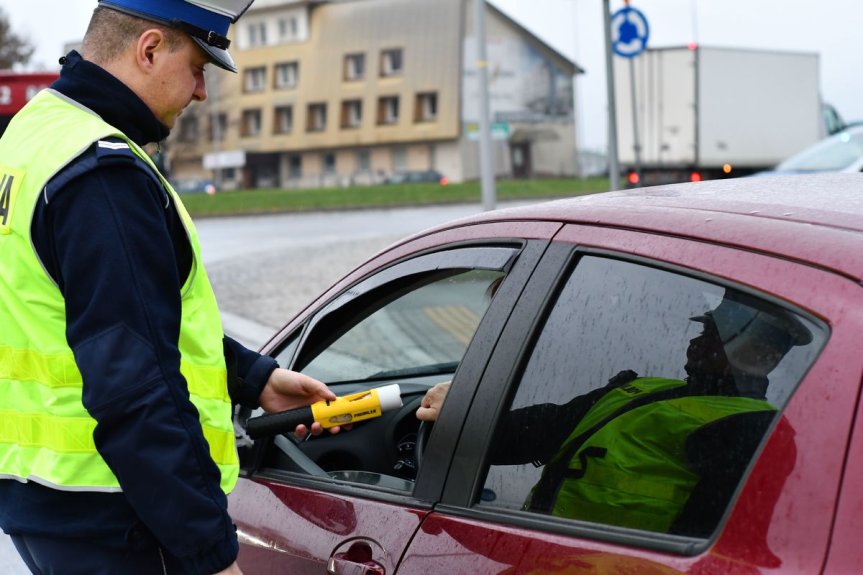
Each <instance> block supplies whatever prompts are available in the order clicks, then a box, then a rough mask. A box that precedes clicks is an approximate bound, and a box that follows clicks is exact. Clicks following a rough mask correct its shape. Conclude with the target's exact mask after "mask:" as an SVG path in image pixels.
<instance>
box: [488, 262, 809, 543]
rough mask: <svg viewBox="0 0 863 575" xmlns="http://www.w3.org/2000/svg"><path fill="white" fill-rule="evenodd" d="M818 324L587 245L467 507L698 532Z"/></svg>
mask: <svg viewBox="0 0 863 575" xmlns="http://www.w3.org/2000/svg"><path fill="white" fill-rule="evenodd" d="M825 337H826V335H825V333H823V331H822V330H821V328H820V327H818V326H817V325H816V324H815V323H814V322H812V321H810V320H808V319H806V318H803V317H801V316H800V315H798V314H796V313H794V312H792V311H789V310H787V309H784V308H781V307H779V306H778V305H776V304H773V303H771V302H770V301H767V300H764V299H761V298H759V297H755V296H753V295H751V294H748V293H743V292H741V291H738V290H735V289H732V288H730V287H724V286H722V285H718V284H714V283H711V282H708V281H704V280H701V279H696V278H693V277H688V276H685V275H681V274H678V273H674V272H670V271H666V270H661V269H656V268H652V267H648V266H645V265H641V264H635V263H630V262H625V261H620V260H616V259H611V258H603V257H596V256H585V257H583V258H582V259H581V260H580V262H579V263H578V265H577V266H575V267H574V268H573V272H572V273H571V275H570V276H569V278H568V281H567V282H566V283H565V285H564V287H563V288H562V290H561V291H560V293H559V295H558V296H557V299H556V301H555V303H554V305H553V306H552V308H551V311H550V312H549V314H548V317H547V318H546V319H545V322H544V327H543V329H542V332H541V334H540V335H539V336H538V339H537V341H535V342H534V344H533V346H532V352H531V354H530V357H529V359H528V361H527V363H526V365H525V367H524V369H523V372H522V374H521V377H520V380H519V383H518V386H517V389H516V391H515V392H514V397H513V398H512V400H511V404H510V406H509V408H508V409H507V410H506V411H505V412H504V413H503V414H502V415H501V417H500V419H499V421H498V424H497V427H496V432H495V434H494V436H493V437H494V439H493V445H492V447H491V453H490V455H489V462H490V465H489V467H488V471H487V475H486V479H485V482H484V489H483V491H482V497H481V502H480V503H479V505H480V506H485V507H492V508H500V509H505V510H511V511H525V512H529V513H537V514H544V515H553V516H557V517H560V518H564V519H571V520H578V521H585V522H590V523H594V524H603V525H613V526H616V527H627V528H632V529H639V530H643V531H650V532H658V533H671V534H677V535H685V536H691V537H705V538H706V537H709V536H710V535H711V533H712V532H713V531H714V530H715V528H716V527H717V525H718V523H719V521H720V520H721V518H722V517H723V515H724V514H725V512H726V509H727V507H728V504H729V501H730V500H731V499H732V497H733V494H734V492H735V491H736V490H737V488H738V485H739V484H740V481H741V479H742V477H743V475H744V474H745V471H746V469H747V467H748V466H749V464H750V461H751V459H752V457H753V454H754V453H755V452H756V450H757V448H758V446H759V445H760V443H761V442H762V440H763V438H764V437H765V436H766V434H767V433H768V431H769V430H770V429H771V428H772V427H773V426H776V425H778V424H777V419H778V417H779V414H780V413H781V410H782V408H783V406H784V405H785V404H786V403H787V401H788V398H789V397H790V395H791V393H792V392H793V390H794V388H795V386H796V385H797V383H798V382H799V381H800V380H801V379H802V377H803V375H804V374H805V372H806V370H807V369H808V367H809V366H810V365H811V363H812V362H813V361H814V359H815V357H816V355H817V352H818V350H819V349H820V348H821V347H822V345H823V343H824V341H825Z"/></svg>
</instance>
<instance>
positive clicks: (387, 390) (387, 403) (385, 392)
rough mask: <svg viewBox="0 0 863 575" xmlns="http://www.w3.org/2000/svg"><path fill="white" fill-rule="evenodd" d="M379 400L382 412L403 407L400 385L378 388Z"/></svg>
mask: <svg viewBox="0 0 863 575" xmlns="http://www.w3.org/2000/svg"><path fill="white" fill-rule="evenodd" d="M376 391H377V392H378V400H379V401H380V402H381V411H389V410H390V409H395V408H397V407H401V406H402V395H401V390H400V389H399V384H397V383H394V384H392V385H385V386H384V387H378V388H377V389H376Z"/></svg>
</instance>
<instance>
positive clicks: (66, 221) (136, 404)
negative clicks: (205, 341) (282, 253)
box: [0, 52, 276, 573]
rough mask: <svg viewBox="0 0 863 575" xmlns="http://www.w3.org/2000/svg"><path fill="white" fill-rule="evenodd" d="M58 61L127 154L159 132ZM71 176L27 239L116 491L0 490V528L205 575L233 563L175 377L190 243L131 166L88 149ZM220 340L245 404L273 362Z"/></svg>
mask: <svg viewBox="0 0 863 575" xmlns="http://www.w3.org/2000/svg"><path fill="white" fill-rule="evenodd" d="M61 62H63V63H64V65H63V68H62V71H61V76H60V78H59V79H58V80H57V81H56V82H55V83H54V85H53V86H52V87H53V88H54V89H55V90H57V91H59V92H61V93H62V94H64V95H66V96H68V97H69V98H71V99H73V100H75V101H77V102H78V103H80V104H82V105H84V106H86V107H87V108H89V109H91V110H93V111H94V112H96V113H97V114H99V115H100V116H101V117H102V118H103V119H104V120H105V121H107V122H108V123H109V124H111V125H113V126H115V127H116V128H118V129H119V130H121V131H122V132H123V133H124V134H126V135H127V136H128V137H129V138H130V139H132V140H133V141H135V142H136V143H138V144H141V145H143V144H145V143H150V142H159V141H161V140H163V139H164V138H165V137H166V136H167V135H168V128H166V127H165V126H164V125H162V124H161V123H160V122H159V121H158V120H157V119H156V117H155V116H154V115H153V114H152V112H151V111H150V110H149V108H147V106H146V105H145V104H144V103H143V102H142V101H141V100H140V99H139V98H138V97H137V96H136V95H135V94H134V93H133V92H132V91H131V90H129V89H128V88H127V87H126V86H125V85H124V84H122V83H121V82H119V81H118V80H117V79H116V78H114V77H113V76H111V75H110V74H108V73H107V72H106V71H105V70H103V69H101V68H100V67H98V66H96V65H94V64H92V63H90V62H87V61H84V60H82V59H81V57H80V56H79V55H78V54H77V53H76V52H71V53H70V54H69V55H68V56H67V57H66V58H65V60H61ZM57 137H58V138H61V137H63V135H62V134H57ZM82 168H86V169H82ZM69 169H70V170H77V171H78V172H83V173H80V174H79V175H77V176H76V177H75V178H73V179H71V181H69V182H68V183H65V184H64V185H61V186H57V185H53V184H51V183H49V185H48V187H47V192H46V194H43V197H42V199H41V200H40V202H39V204H38V205H37V206H36V211H35V215H34V219H33V226H32V232H33V242H34V247H35V249H36V251H37V253H38V254H39V256H40V257H41V259H42V261H43V262H44V264H45V267H46V269H47V271H48V273H49V274H50V275H51V276H52V277H53V278H54V279H55V281H56V282H57V284H58V285H59V287H60V290H61V291H62V292H63V295H64V297H65V300H66V306H67V307H66V317H67V333H66V337H67V340H68V342H69V345H70V347H71V348H72V350H73V352H74V353H75V359H76V362H77V364H78V366H79V368H80V370H81V372H82V375H83V378H84V391H83V399H84V405H85V407H86V408H87V410H88V411H89V412H90V414H91V415H92V416H93V417H94V418H95V419H96V420H97V422H98V425H97V427H96V431H95V432H94V438H95V442H96V447H97V449H98V450H99V453H100V454H101V455H102V457H103V458H104V459H105V461H106V462H107V463H108V465H109V466H110V467H111V469H112V470H113V471H114V473H115V475H116V476H117V477H118V478H119V480H120V484H121V485H122V487H123V493H122V494H107V493H72V492H64V491H57V490H53V489H49V488H46V487H42V486H40V485H38V484H35V483H33V482H29V483H20V482H17V481H12V480H5V481H0V527H2V528H3V530H4V531H6V532H7V533H12V534H14V533H25V534H42V535H57V536H63V537H69V536H74V537H84V538H88V539H94V540H98V541H101V542H103V543H105V544H107V545H111V546H118V547H121V546H124V545H134V546H142V545H155V544H156V541H158V544H160V545H161V546H162V548H163V549H165V550H166V551H167V552H169V553H170V554H171V555H174V556H175V557H177V558H178V559H179V560H180V561H181V562H182V563H183V565H184V567H185V569H186V570H187V572H189V573H214V572H217V571H219V570H221V569H224V568H225V567H227V566H228V565H230V564H231V562H233V561H234V559H235V558H236V555H237V552H238V544H237V536H236V533H235V529H234V526H233V523H232V522H231V519H230V517H229V516H228V512H227V498H226V497H225V495H224V493H223V492H222V491H221V489H220V488H219V471H218V468H217V467H216V465H215V463H213V461H212V459H211V458H210V457H209V451H208V449H207V444H206V442H205V440H204V436H203V434H202V432H201V427H200V424H199V422H198V417H197V412H196V410H195V408H194V406H193V405H192V404H191V402H190V401H189V399H188V394H187V391H186V382H185V379H184V378H183V376H182V375H181V374H180V369H179V368H180V353H179V350H178V347H177V344H178V338H179V331H180V287H181V285H182V284H183V282H184V281H185V279H186V278H187V276H188V274H189V271H190V266H191V260H192V251H191V246H190V245H189V242H188V239H187V236H186V234H185V231H184V228H183V225H182V222H181V220H180V217H179V214H178V213H177V211H176V209H175V207H174V205H173V202H167V203H166V197H167V196H166V193H165V191H164V189H162V188H161V187H160V186H159V185H157V181H156V180H155V179H154V178H153V177H152V173H148V170H147V169H146V168H145V167H144V165H143V162H141V161H140V159H138V160H136V159H135V158H134V157H132V156H131V155H128V154H126V155H123V154H120V155H112V156H110V157H99V156H97V155H96V151H95V147H94V148H92V149H91V150H88V151H87V152H85V153H84V154H82V155H81V156H80V157H79V158H78V159H77V160H76V161H75V163H74V165H72V166H70V168H69ZM61 173H62V172H61ZM58 177H59V176H58ZM225 342H226V350H228V351H229V352H230V355H233V356H234V357H235V358H236V362H237V373H238V375H239V376H240V378H241V379H240V380H239V383H238V385H236V386H233V387H234V389H232V398H233V399H234V400H235V402H238V403H242V404H243V405H245V406H247V407H252V408H254V407H257V397H258V394H259V393H260V390H261V389H262V388H263V386H264V384H265V383H266V380H267V378H268V377H269V375H270V373H272V371H273V370H274V369H275V368H276V362H275V360H274V359H272V358H269V357H265V356H260V355H259V354H257V353H255V352H253V351H250V350H247V349H245V348H244V347H243V346H241V345H240V344H239V343H237V342H236V341H234V340H232V339H230V338H226V339H225Z"/></svg>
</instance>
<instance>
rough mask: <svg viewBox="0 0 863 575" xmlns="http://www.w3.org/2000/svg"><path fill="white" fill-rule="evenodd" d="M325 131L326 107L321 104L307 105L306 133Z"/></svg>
mask: <svg viewBox="0 0 863 575" xmlns="http://www.w3.org/2000/svg"><path fill="white" fill-rule="evenodd" d="M326 129H327V105H326V104H323V103H318V104H309V113H308V118H307V121H306V131H307V132H323V131H324V130H326Z"/></svg>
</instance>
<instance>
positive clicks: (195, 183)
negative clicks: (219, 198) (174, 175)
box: [171, 178, 216, 195]
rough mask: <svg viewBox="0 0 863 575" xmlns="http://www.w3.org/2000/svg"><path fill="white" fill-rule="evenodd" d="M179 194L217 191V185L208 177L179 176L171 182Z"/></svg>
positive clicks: (211, 193)
mask: <svg viewBox="0 0 863 575" xmlns="http://www.w3.org/2000/svg"><path fill="white" fill-rule="evenodd" d="M171 185H172V186H174V190H176V192H177V193H178V194H197V193H205V194H210V195H213V194H215V193H216V185H215V184H214V183H213V181H212V180H208V179H206V178H179V179H177V180H174V181H173V182H171Z"/></svg>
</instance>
